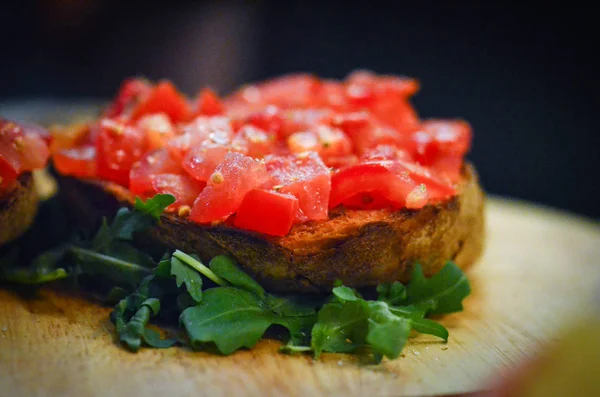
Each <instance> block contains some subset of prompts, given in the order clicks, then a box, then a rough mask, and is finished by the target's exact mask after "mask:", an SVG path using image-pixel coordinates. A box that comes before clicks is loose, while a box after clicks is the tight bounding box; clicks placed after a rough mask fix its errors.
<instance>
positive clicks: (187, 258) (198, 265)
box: [173, 250, 229, 285]
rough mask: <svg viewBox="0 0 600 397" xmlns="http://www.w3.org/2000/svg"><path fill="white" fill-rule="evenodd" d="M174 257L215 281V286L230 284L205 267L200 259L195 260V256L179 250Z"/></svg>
mask: <svg viewBox="0 0 600 397" xmlns="http://www.w3.org/2000/svg"><path fill="white" fill-rule="evenodd" d="M173 256H174V257H175V258H177V259H179V260H180V261H182V262H185V263H186V264H188V265H190V266H191V267H193V268H194V269H196V270H197V271H199V272H200V273H201V274H202V275H203V276H204V277H206V278H208V279H210V280H212V281H214V282H215V284H219V285H229V283H228V282H227V281H225V280H223V279H222V278H221V277H219V276H218V275H216V274H215V273H214V272H213V271H212V270H210V269H209V268H208V267H206V266H204V264H203V263H202V262H201V261H200V259H198V258H194V257H193V256H191V255H188V254H186V253H185V252H181V251H179V250H176V251H175V252H174V253H173Z"/></svg>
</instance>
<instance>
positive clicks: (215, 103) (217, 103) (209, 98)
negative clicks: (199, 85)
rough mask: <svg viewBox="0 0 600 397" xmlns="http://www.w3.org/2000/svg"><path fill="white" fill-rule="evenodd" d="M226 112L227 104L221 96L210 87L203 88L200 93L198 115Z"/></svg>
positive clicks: (215, 114)
mask: <svg viewBox="0 0 600 397" xmlns="http://www.w3.org/2000/svg"><path fill="white" fill-rule="evenodd" d="M224 112H225V106H224V105H223V103H222V102H221V99H220V98H219V96H218V95H217V94H216V93H215V92H214V91H213V90H211V89H210V88H205V89H203V90H202V91H201V92H200V94H199V95H198V101H197V109H196V115H200V116H218V115H222V114H223V113H224Z"/></svg>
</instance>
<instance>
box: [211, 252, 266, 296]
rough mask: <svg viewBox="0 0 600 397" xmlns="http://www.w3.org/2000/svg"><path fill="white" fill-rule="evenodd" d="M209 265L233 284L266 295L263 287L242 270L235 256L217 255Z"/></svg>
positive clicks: (218, 274)
mask: <svg viewBox="0 0 600 397" xmlns="http://www.w3.org/2000/svg"><path fill="white" fill-rule="evenodd" d="M208 266H209V267H210V270H212V271H213V272H214V273H215V274H216V275H217V276H219V277H220V278H222V279H224V280H226V281H228V282H229V283H230V284H231V285H233V286H236V287H239V288H242V289H245V290H246V291H250V292H252V293H255V294H256V295H258V296H259V297H261V298H262V297H263V296H264V295H265V290H264V289H263V287H261V285H260V284H259V283H257V282H256V281H255V280H254V279H253V278H252V277H250V276H249V275H248V274H246V273H245V272H244V271H242V269H240V268H239V266H238V265H237V263H236V262H235V260H234V259H233V258H231V257H229V256H226V255H217V256H215V257H214V258H212V259H211V261H210V262H209V263H208Z"/></svg>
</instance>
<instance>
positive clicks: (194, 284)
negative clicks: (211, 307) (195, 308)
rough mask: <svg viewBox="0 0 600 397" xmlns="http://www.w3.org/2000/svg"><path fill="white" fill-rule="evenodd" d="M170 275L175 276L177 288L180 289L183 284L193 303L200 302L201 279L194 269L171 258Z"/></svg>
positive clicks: (175, 258)
mask: <svg viewBox="0 0 600 397" xmlns="http://www.w3.org/2000/svg"><path fill="white" fill-rule="evenodd" d="M170 274H171V275H172V276H175V283H176V284H177V287H181V285H182V284H184V283H185V288H186V289H187V292H188V293H189V294H190V296H191V297H192V299H194V301H196V302H200V301H201V300H202V277H200V273H198V272H197V271H196V269H193V268H192V267H190V266H189V265H187V264H186V263H185V262H183V261H181V260H179V259H178V258H177V257H175V256H173V257H171V271H170Z"/></svg>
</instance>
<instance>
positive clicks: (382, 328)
mask: <svg viewBox="0 0 600 397" xmlns="http://www.w3.org/2000/svg"><path fill="white" fill-rule="evenodd" d="M369 311H370V313H369V331H368V333H367V337H366V342H367V343H368V344H369V345H370V346H371V349H372V350H373V353H374V356H375V359H376V361H381V358H382V356H385V357H388V358H391V359H394V358H397V357H398V356H399V355H400V352H401V351H402V349H403V348H404V345H405V344H406V341H407V340H408V337H409V335H410V330H411V321H410V320H408V319H405V318H402V317H398V316H396V315H394V314H393V313H392V312H391V311H390V310H389V306H388V305H387V303H385V302H370V303H369Z"/></svg>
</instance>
